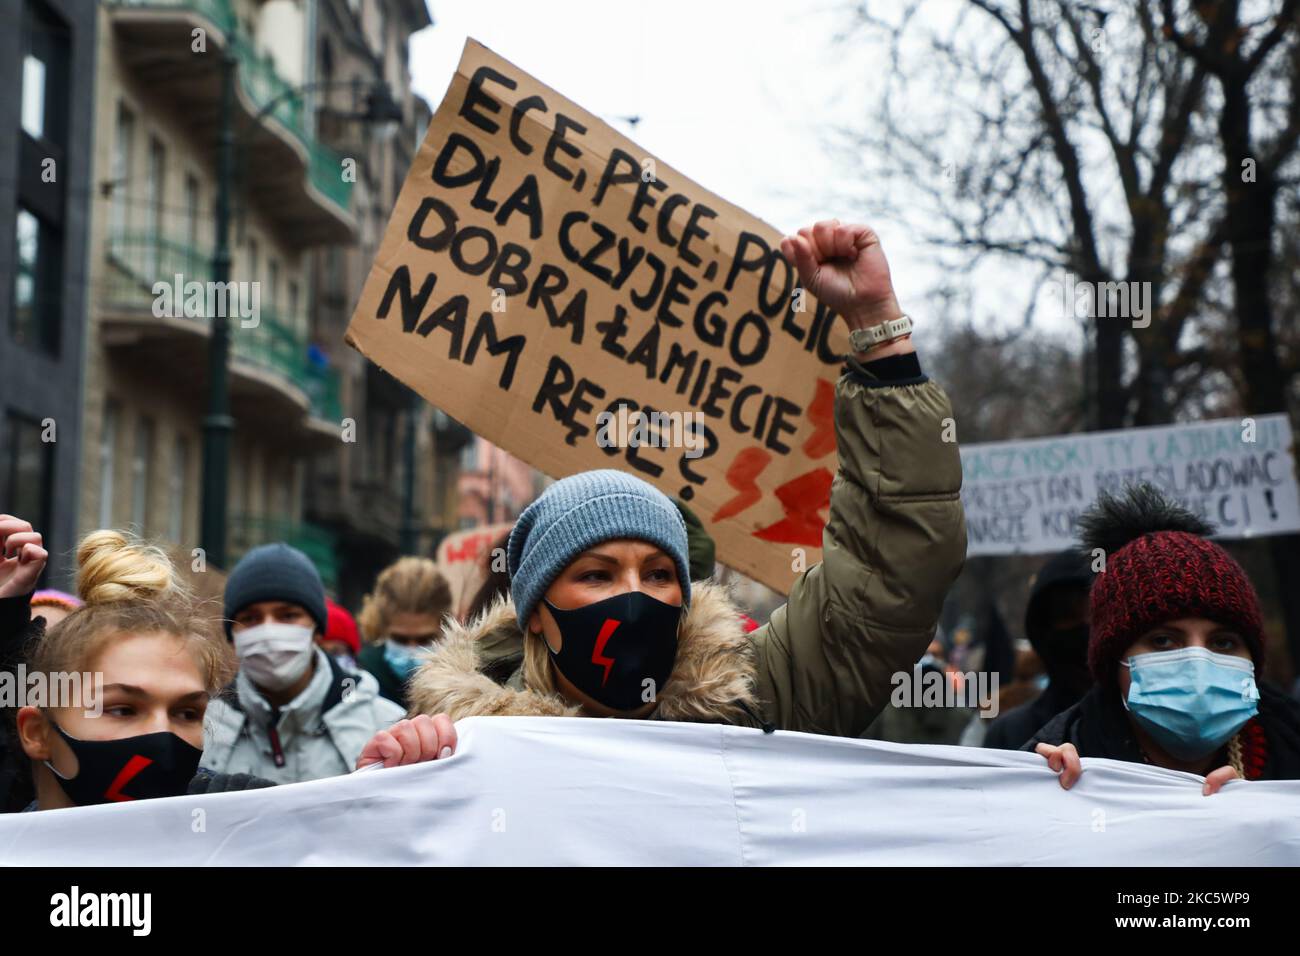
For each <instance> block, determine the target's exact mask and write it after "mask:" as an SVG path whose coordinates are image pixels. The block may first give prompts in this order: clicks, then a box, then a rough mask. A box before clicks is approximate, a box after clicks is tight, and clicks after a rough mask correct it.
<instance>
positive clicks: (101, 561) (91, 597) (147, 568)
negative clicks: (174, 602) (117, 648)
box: [77, 530, 184, 605]
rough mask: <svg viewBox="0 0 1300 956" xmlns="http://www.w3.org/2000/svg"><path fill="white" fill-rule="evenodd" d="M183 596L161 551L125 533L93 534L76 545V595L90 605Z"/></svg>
mask: <svg viewBox="0 0 1300 956" xmlns="http://www.w3.org/2000/svg"><path fill="white" fill-rule="evenodd" d="M168 592H175V593H176V594H177V596H178V597H179V596H181V595H182V594H183V593H184V585H183V584H182V583H181V581H180V579H179V578H178V577H177V574H176V568H175V567H174V566H173V565H172V562H171V559H170V558H168V557H167V555H166V553H165V552H163V550H162V549H161V548H158V547H156V546H154V545H150V544H145V543H144V542H143V541H141V540H140V539H139V538H137V537H135V536H134V535H130V534H127V533H125V532H122V531H110V530H103V531H92V532H91V533H90V534H88V535H86V536H85V537H84V538H82V539H81V544H79V545H78V546H77V594H78V595H79V596H80V597H81V599H82V600H83V601H85V602H86V604H88V605H93V604H113V603H116V602H119V601H139V600H149V599H154V598H158V597H161V596H163V595H164V594H167V593H168Z"/></svg>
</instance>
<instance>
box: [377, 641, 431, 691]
mask: <svg viewBox="0 0 1300 956" xmlns="http://www.w3.org/2000/svg"><path fill="white" fill-rule="evenodd" d="M421 650H423V648H421V649H420V650H415V649H413V648H410V647H407V646H406V645H405V644H399V643H398V642H397V641H395V640H393V639H392V638H391V637H390V638H388V640H386V641H384V660H386V661H388V666H389V667H391V668H392V669H393V671H394V672H395V673H396V674H397V676H398V678H400V679H401V680H406V679H407V678H408V677H410V676H411V675H412V674H414V673H415V671H416V669H417V668H418V667H419V666H420V665H421V664H423V663H424V659H425V657H426V656H427V655H425V654H422V653H421V652H420V651H421Z"/></svg>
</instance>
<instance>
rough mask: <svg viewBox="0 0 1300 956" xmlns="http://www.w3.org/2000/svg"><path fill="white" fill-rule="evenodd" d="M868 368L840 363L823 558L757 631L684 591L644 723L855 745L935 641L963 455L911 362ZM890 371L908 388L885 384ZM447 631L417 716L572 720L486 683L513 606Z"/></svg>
mask: <svg viewBox="0 0 1300 956" xmlns="http://www.w3.org/2000/svg"><path fill="white" fill-rule="evenodd" d="M893 359H900V360H909V361H899V362H897V363H895V362H893V361H892V360H893ZM881 363H885V364H881ZM870 364H871V366H872V368H870V369H867V368H864V367H863V366H860V365H858V364H857V363H850V369H851V370H850V372H849V373H847V374H845V375H843V376H842V377H841V378H840V380H839V382H838V383H837V384H836V387H835V405H834V417H835V432H836V438H837V446H838V450H839V474H838V475H837V476H836V478H835V481H834V484H833V486H832V488H831V500H830V508H829V520H828V521H827V523H826V526H825V530H824V532H823V537H822V541H823V551H822V560H821V562H820V563H818V564H816V565H814V566H813V567H811V568H809V569H808V570H806V571H805V572H804V573H803V575H802V576H801V577H800V578H799V579H798V580H797V581H796V582H795V584H794V587H793V588H792V589H791V591H790V596H789V600H788V601H787V602H786V604H785V605H784V606H782V607H780V608H777V610H776V611H775V613H773V615H772V617H771V619H770V620H769V621H768V622H767V623H766V624H764V625H763V626H762V627H760V628H759V629H758V630H756V631H754V632H753V633H752V634H746V633H745V631H744V629H743V627H742V625H741V621H740V612H739V610H738V609H737V608H736V606H735V605H734V604H733V603H732V602H731V600H730V597H729V596H728V594H727V593H726V590H725V589H724V588H722V587H720V586H718V585H712V584H708V583H701V584H700V585H699V586H698V588H696V587H692V594H691V603H690V606H689V607H688V608H687V610H686V612H685V614H684V616H683V619H682V622H681V630H680V633H679V637H678V649H677V659H676V663H675V665H674V668H673V671H672V674H671V676H670V677H669V680H668V682H667V683H666V684H665V685H664V687H663V688H662V690H661V692H660V693H659V695H658V698H657V700H658V706H657V707H656V709H655V710H654V712H653V714H652V715H651V719H654V720H686V721H695V722H707V723H731V724H738V725H742V726H753V727H758V726H764V727H773V726H774V727H777V728H780V729H785V730H797V731H802V732H805V733H819V734H830V735H836V736H857V735H860V734H861V733H862V732H863V731H865V730H866V728H867V726H868V725H869V724H870V723H871V722H872V720H874V719H875V717H876V716H877V714H879V713H880V711H881V710H882V709H883V708H884V707H885V706H886V705H887V704H888V702H889V697H890V691H891V687H892V683H891V676H892V675H893V674H895V673H897V672H899V671H901V670H907V669H910V668H911V666H912V665H913V664H914V663H915V662H916V661H917V660H918V659H919V658H920V657H921V654H922V653H923V652H924V651H925V648H926V646H927V645H928V644H929V643H930V641H931V640H932V639H933V637H934V630H935V625H936V622H937V620H938V617H939V610H940V607H941V606H942V604H943V598H944V595H945V594H946V593H947V591H948V587H949V585H951V584H952V581H953V579H954V578H955V577H956V576H957V573H958V571H959V570H960V569H961V565H962V561H963V560H964V558H965V554H966V526H965V521H964V516H963V512H962V505H961V495H960V491H961V459H960V457H959V455H958V453H957V446H956V445H955V444H952V443H945V442H943V441H941V440H940V438H939V437H938V436H940V435H941V433H942V431H943V427H942V423H943V421H944V420H946V419H947V418H948V417H949V416H951V414H952V408H951V406H950V405H949V403H948V398H947V396H946V395H945V394H944V392H943V390H942V389H941V388H940V387H939V386H938V385H937V384H935V383H934V382H932V381H930V380H929V379H928V378H926V377H925V376H924V375H922V374H920V366H919V364H918V362H917V360H916V357H915V356H914V355H906V356H890V357H889V358H886V359H881V360H879V362H873V363H870ZM895 366H897V367H898V368H899V369H902V368H904V367H910V369H911V371H912V372H913V377H911V378H900V377H895V375H893V374H890V373H891V372H892V371H893V369H894V367H895ZM444 633H445V637H444V638H443V640H441V641H440V642H438V643H437V644H436V645H435V646H434V647H433V649H432V651H431V653H430V656H429V660H428V662H427V663H425V664H424V665H423V666H422V667H421V668H420V669H419V670H417V671H416V673H415V675H414V676H413V677H412V678H411V681H410V684H409V691H410V696H411V709H412V711H414V712H416V713H425V714H437V713H447V714H449V715H450V716H451V717H452V719H453V720H458V719H460V718H462V717H469V716H478V715H496V716H508V715H535V716H576V715H577V714H578V708H576V707H574V706H572V705H571V704H570V703H569V701H568V700H567V699H566V698H564V697H563V696H562V695H561V694H559V693H557V692H555V691H554V689H553V688H550V687H546V686H543V685H542V684H540V683H533V682H530V678H529V677H528V675H527V673H526V672H525V671H524V670H522V669H521V670H520V671H517V672H516V673H515V675H514V676H512V677H511V678H510V680H509V681H507V683H506V686H504V687H503V686H501V685H500V684H498V683H497V682H496V681H494V680H492V679H491V678H490V677H489V676H488V675H487V674H485V673H484V671H483V667H484V658H483V654H482V649H483V648H485V647H489V646H491V645H492V644H493V643H494V642H495V641H497V640H498V639H504V637H506V636H509V638H510V640H519V637H518V635H520V634H521V628H520V625H519V622H518V620H517V618H516V615H515V611H514V607H513V605H512V604H511V602H510V601H509V600H502V601H500V602H498V603H497V604H495V605H493V606H492V607H491V608H489V609H488V610H487V611H485V612H484V613H483V615H482V616H480V617H479V618H478V619H476V620H475V621H473V622H470V623H469V624H467V625H452V626H451V627H449V628H448V629H447V630H446V631H445V632H444Z"/></svg>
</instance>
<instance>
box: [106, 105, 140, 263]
mask: <svg viewBox="0 0 1300 956" xmlns="http://www.w3.org/2000/svg"><path fill="white" fill-rule="evenodd" d="M134 152H135V114H134V113H132V112H131V111H130V110H129V109H127V108H126V105H125V104H123V103H119V104H118V105H117V139H116V140H114V142H113V183H112V188H113V204H112V206H111V207H110V208H109V228H110V230H111V232H112V237H113V238H117V237H120V236H123V235H125V234H126V231H127V230H128V229H129V228H130V226H131V208H130V207H131V167H132V166H133V165H134V162H133V156H134Z"/></svg>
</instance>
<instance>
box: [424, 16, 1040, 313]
mask: <svg viewBox="0 0 1300 956" xmlns="http://www.w3.org/2000/svg"><path fill="white" fill-rule="evenodd" d="M428 2H429V9H430V13H431V15H432V17H433V20H434V26H432V27H430V28H428V29H426V30H424V31H423V32H421V33H420V34H417V35H416V36H415V37H414V38H413V40H412V43H411V72H412V75H413V85H414V87H415V90H416V92H417V93H419V94H420V95H421V96H423V97H424V98H425V100H427V101H428V103H429V105H430V107H431V108H433V109H435V110H436V109H437V107H438V104H439V103H440V102H441V101H442V98H443V95H444V94H445V93H446V90H447V86H448V84H449V83H450V81H451V77H452V74H453V73H454V72H455V69H456V64H457V63H458V62H459V60H460V54H461V49H462V48H463V47H464V45H465V40H466V38H467V37H473V38H475V39H476V40H478V41H480V42H481V43H483V44H484V45H486V46H487V47H489V48H490V49H492V50H493V51H495V52H496V53H498V54H499V55H501V56H503V57H505V58H506V59H507V60H510V61H511V62H513V63H514V64H516V65H517V66H519V67H520V68H521V69H523V70H525V71H527V72H528V73H530V74H532V75H533V76H534V77H536V78H537V79H538V80H540V81H541V82H543V83H545V84H546V85H548V86H550V87H552V88H554V89H556V90H558V91H559V92H560V93H562V94H563V95H565V96H566V97H568V98H569V99H571V100H573V101H574V102H576V103H578V104H579V105H580V106H582V107H583V108H584V109H586V110H588V111H590V112H592V113H595V114H597V115H599V116H601V117H603V118H604V119H605V120H606V121H607V122H609V123H611V124H612V125H614V126H616V127H617V128H618V129H619V130H620V131H621V132H623V133H624V134H626V135H628V136H630V137H631V138H632V139H633V140H635V141H636V142H637V143H638V144H640V145H641V146H643V147H644V148H645V149H646V150H647V151H648V152H650V153H652V154H654V155H656V156H658V157H659V158H661V159H662V160H663V161H665V162H666V163H668V164H669V165H671V166H673V167H675V168H677V169H679V170H681V171H682V172H683V173H685V174H686V175H688V176H690V177H691V178H692V179H694V180H695V181H696V182H698V183H700V184H701V185H703V186H704V187H706V188H707V189H710V190H712V191H713V192H715V193H717V194H719V195H721V196H722V197H724V198H725V199H727V200H729V201H731V202H733V203H735V204H736V205H738V206H741V207H743V208H744V209H747V210H748V211H749V212H751V213H753V214H754V215H755V216H757V217H759V218H760V219H763V220H765V221H767V222H769V223H771V224H772V225H773V226H775V227H776V228H777V229H779V230H781V231H782V232H789V231H792V230H794V229H797V228H799V227H800V226H803V225H807V224H809V223H812V222H814V221H816V220H817V219H826V218H831V217H838V218H840V219H845V220H856V221H863V222H868V223H871V224H872V225H875V226H877V227H878V228H879V230H880V232H881V235H882V239H883V242H884V247H885V251H886V254H887V255H888V257H889V261H890V265H891V269H892V271H893V276H894V285H895V289H896V291H897V293H898V298H899V301H900V302H901V303H902V304H903V307H904V309H908V310H911V311H913V312H914V313H916V311H917V310H918V309H923V308H924V306H923V305H921V303H922V301H923V297H924V295H925V293H926V292H927V291H928V290H930V289H932V288H934V287H935V286H936V285H937V282H938V278H939V277H938V274H937V271H936V270H935V269H934V268H933V267H932V266H931V264H930V256H929V255H928V254H927V252H926V250H925V249H924V248H923V247H922V246H920V245H919V244H918V243H916V242H914V241H912V239H911V237H910V236H909V235H907V234H906V232H905V231H904V230H902V229H900V228H899V227H898V226H896V225H893V224H890V223H885V222H881V221H880V220H879V218H878V217H874V216H873V210H872V208H871V206H870V199H869V198H868V199H866V200H862V199H858V200H857V201H856V202H854V203H853V204H851V205H850V204H849V202H848V201H847V200H846V199H845V197H846V196H849V195H854V196H867V197H869V196H870V193H871V185H870V184H869V183H866V184H863V183H850V182H848V181H846V178H845V177H846V176H847V175H849V174H850V172H851V170H849V169H848V168H847V166H846V165H845V161H844V159H843V157H839V158H837V157H835V156H834V155H833V151H832V150H831V149H830V148H829V145H828V144H829V143H830V141H831V137H830V132H829V131H830V130H831V129H832V128H833V127H836V126H838V127H851V126H859V125H861V124H863V123H865V122H866V117H867V111H868V107H869V104H870V102H871V97H870V95H869V91H868V90H867V89H866V88H865V87H866V84H869V83H870V82H871V73H872V64H871V63H869V62H866V61H867V60H868V59H869V58H870V51H868V50H864V49H863V47H862V46H861V45H860V44H857V43H856V41H855V44H848V45H836V44H835V42H834V38H835V36H836V34H838V33H842V32H843V31H844V30H845V28H846V27H847V26H848V25H849V24H850V23H851V22H852V5H851V4H849V3H847V2H845V0H786V2H781V3H774V2H773V3H758V2H755V0H749V2H739V0H664V2H658V3H638V2H633V0H603V2H596V0H553V2H546V3H542V2H538V0H428ZM945 6H946V5H945V4H943V3H940V4H938V5H937V7H935V8H932V9H936V10H937V11H938V12H937V13H936V14H934V15H944V13H945ZM918 108H924V101H922V102H921V103H919V104H918ZM631 116H635V117H640V121H639V123H637V125H636V127H635V129H633V128H632V127H631V125H630V124H629V123H628V122H627V121H626V119H624V118H625V117H631ZM995 272H996V271H995ZM981 281H982V284H983V286H985V287H986V288H984V289H983V295H984V296H986V297H989V298H991V299H993V300H994V301H995V302H996V300H997V299H998V298H999V295H1000V294H999V291H998V290H997V289H996V288H988V287H989V286H996V285H997V284H998V283H999V282H1000V281H1006V282H1010V283H1018V282H1019V281H1021V280H1020V277H1019V276H1018V275H1015V274H1014V273H1013V272H1011V271H1010V270H1002V275H1001V276H999V275H997V274H995V275H994V276H993V277H992V279H991V280H990V278H989V276H988V274H987V273H986V274H985V276H984V277H983V278H982V280H981ZM1022 288H1023V287H1022ZM1022 294H1023V293H1022ZM1002 301H1006V300H1005V299H1003V300H1002ZM992 311H996V307H995V308H994V309H993V310H992ZM915 317H916V318H917V320H918V323H921V324H923V319H924V316H923V315H916V316H915ZM1014 318H1015V319H1018V318H1019V316H1016V317H1014ZM1009 320H1012V321H1014V319H1009Z"/></svg>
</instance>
